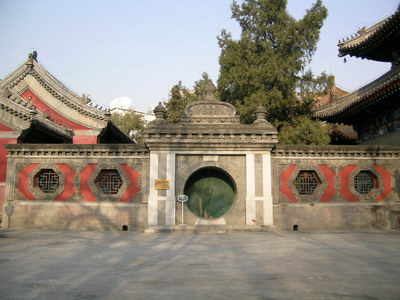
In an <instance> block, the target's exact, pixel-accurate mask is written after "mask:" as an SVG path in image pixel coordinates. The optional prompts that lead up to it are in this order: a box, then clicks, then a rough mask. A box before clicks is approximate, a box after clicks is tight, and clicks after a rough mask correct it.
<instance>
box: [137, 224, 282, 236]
mask: <svg viewBox="0 0 400 300" xmlns="http://www.w3.org/2000/svg"><path fill="white" fill-rule="evenodd" d="M275 231H276V228H275V226H273V225H271V226H266V225H262V226H260V225H173V226H168V225H154V226H146V227H145V228H144V232H145V233H181V234H218V233H257V232H275Z"/></svg>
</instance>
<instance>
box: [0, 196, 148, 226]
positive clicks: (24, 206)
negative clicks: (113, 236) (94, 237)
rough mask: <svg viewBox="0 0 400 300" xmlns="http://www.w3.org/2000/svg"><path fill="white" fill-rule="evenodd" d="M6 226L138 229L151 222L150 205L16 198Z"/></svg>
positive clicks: (4, 214)
mask: <svg viewBox="0 0 400 300" xmlns="http://www.w3.org/2000/svg"><path fill="white" fill-rule="evenodd" d="M12 205H13V206H14V211H13V214H12V215H11V218H10V219H9V217H8V216H7V214H6V213H5V211H3V222H2V228H8V226H9V224H10V228H13V229H23V228H26V229H33V228H38V229H39V228H40V229H60V230H118V231H121V230H123V226H127V227H125V229H127V230H135V229H141V228H144V226H146V225H147V204H140V203H129V204H123V203H61V202H45V201H14V202H13V203H12Z"/></svg>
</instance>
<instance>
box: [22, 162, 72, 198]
mask: <svg viewBox="0 0 400 300" xmlns="http://www.w3.org/2000/svg"><path fill="white" fill-rule="evenodd" d="M46 169H50V170H53V171H54V172H55V173H56V174H57V175H58V178H59V180H60V183H59V186H58V188H57V189H56V190H55V191H54V192H53V193H44V192H43V191H42V190H41V189H40V188H39V187H37V186H35V176H36V175H37V174H38V173H39V172H40V171H42V170H46ZM64 188H65V175H64V173H63V172H62V171H61V170H60V169H59V168H58V167H57V166H56V165H55V164H39V165H38V166H37V167H36V168H35V169H34V170H33V171H32V172H31V173H30V174H29V184H28V190H29V192H31V193H32V195H34V196H35V198H36V199H37V200H54V199H56V198H57V197H58V196H59V195H60V194H61V193H62V192H63V191H64Z"/></svg>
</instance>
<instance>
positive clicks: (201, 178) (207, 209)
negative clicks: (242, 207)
mask: <svg viewBox="0 0 400 300" xmlns="http://www.w3.org/2000/svg"><path fill="white" fill-rule="evenodd" d="M185 194H186V195H187V196H188V197H189V200H188V201H187V202H186V203H187V206H188V208H189V209H190V211H192V212H193V213H194V214H195V215H196V216H198V217H200V218H204V219H216V218H219V217H221V216H223V215H224V214H225V213H226V212H227V211H228V210H229V209H230V208H231V206H232V204H233V201H234V198H235V189H234V185H233V183H232V180H231V179H230V178H229V177H228V176H227V175H226V174H225V173H224V172H222V171H220V170H218V169H214V168H207V169H202V170H200V171H198V172H196V173H194V174H193V175H192V176H190V178H189V180H188V181H187V182H186V186H185Z"/></svg>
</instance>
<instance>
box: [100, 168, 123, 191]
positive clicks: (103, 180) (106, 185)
mask: <svg viewBox="0 0 400 300" xmlns="http://www.w3.org/2000/svg"><path fill="white" fill-rule="evenodd" d="M95 183H96V184H97V186H98V187H99V188H100V190H101V191H102V192H103V194H106V195H115V194H117V193H118V191H119V189H120V188H121V186H122V184H123V181H122V178H121V176H120V175H119V173H118V171H117V170H115V169H103V170H101V171H100V173H99V175H98V176H97V178H96V180H95Z"/></svg>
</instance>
